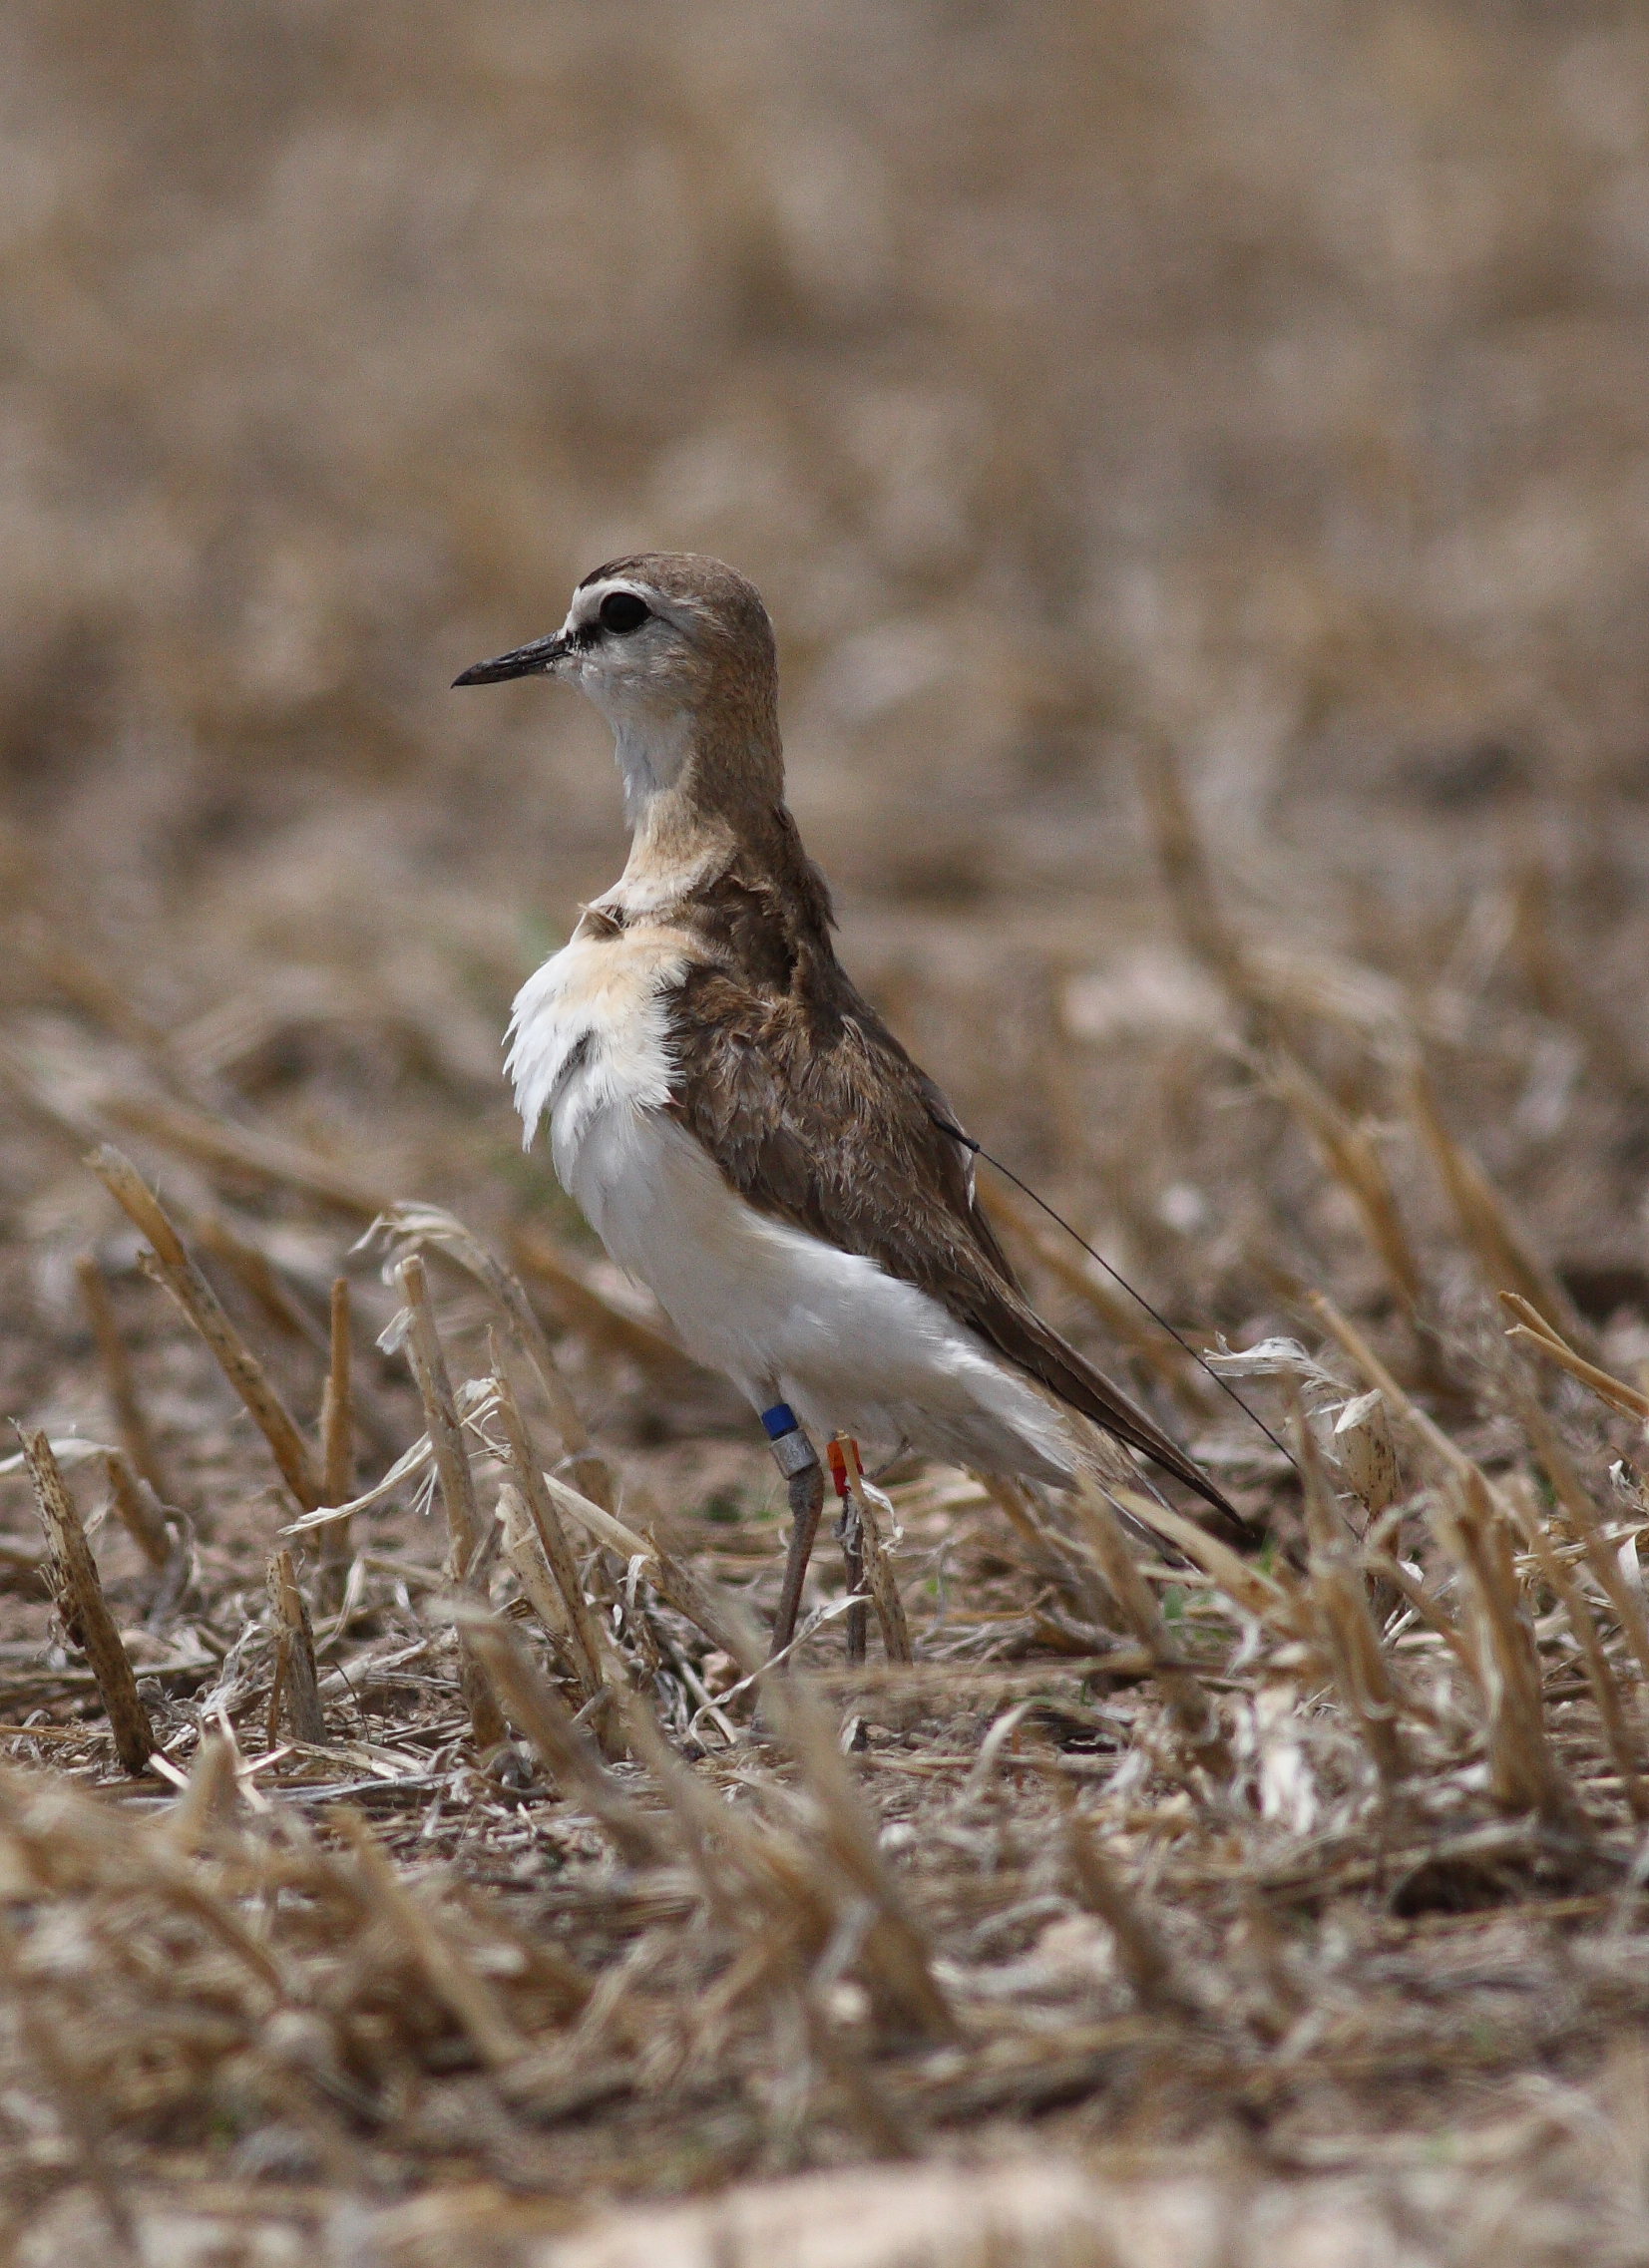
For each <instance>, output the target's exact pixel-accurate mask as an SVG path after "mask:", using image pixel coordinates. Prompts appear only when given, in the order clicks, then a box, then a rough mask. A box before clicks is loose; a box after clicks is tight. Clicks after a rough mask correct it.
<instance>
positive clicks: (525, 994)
mask: <svg viewBox="0 0 1649 2268" xmlns="http://www.w3.org/2000/svg"><path fill="white" fill-rule="evenodd" d="M684 944H685V941H680V940H678V939H677V938H675V937H674V936H672V935H670V934H668V933H657V932H654V933H634V934H627V935H626V936H625V937H624V938H622V939H606V940H602V941H575V943H574V944H572V945H569V946H567V948H566V949H565V950H564V951H563V952H560V953H558V954H557V955H556V957H555V958H554V959H553V960H551V961H549V962H547V963H546V965H545V966H544V967H543V968H541V969H540V970H539V971H538V973H537V975H535V976H533V977H531V978H530V979H529V981H528V983H527V984H526V985H525V986H524V987H523V989H522V992H521V996H520V998H519V999H518V1000H517V1002H516V1015H515V1023H514V1026H513V1031H514V1042H513V1046H512V1049H511V1055H510V1067H511V1070H512V1072H513V1074H514V1077H515V1081H516V1095H517V1101H518V1103H519V1104H520V1107H521V1111H522V1116H523V1118H524V1120H525V1121H526V1126H527V1138H528V1140H529V1141H531V1140H532V1137H533V1134H534V1133H535V1132H536V1130H537V1126H538V1123H539V1120H540V1118H541V1117H542V1116H543V1115H544V1114H545V1113H546V1112H548V1113H549V1116H550V1121H551V1143H552V1154H553V1156H554V1158H555V1164H556V1172H557V1175H558V1177H559V1179H560V1181H561V1183H562V1186H563V1187H564V1188H565V1189H566V1190H567V1192H568V1194H569V1195H570V1196H571V1197H572V1198H573V1199H574V1200H575V1201H576V1202H577V1204H578V1205H579V1206H580V1207H581V1208H582V1210H583V1211H584V1213H585V1215H586V1217H587V1218H588V1220H589V1221H590V1224H591V1226H592V1227H593V1228H594V1229H595V1231H596V1233H597V1235H598V1236H599V1237H600V1238H601V1240H602V1242H603V1244H604V1245H605V1246H606V1247H607V1249H608V1251H609V1253H610V1254H611V1255H612V1256H613V1258H614V1260H615V1261H617V1262H618V1266H619V1267H620V1268H622V1269H625V1270H627V1271H628V1273H629V1274H630V1275H632V1276H635V1277H637V1278H638V1279H639V1280H640V1282H642V1283H643V1284H645V1285H646V1286H647V1287H648V1288H649V1289H650V1291H651V1292H652V1293H653V1295H654V1296H655V1297H656V1299H657V1300H658V1302H659V1304H660V1306H661V1307H662V1308H663V1309H664V1312H665V1313H666V1315H668V1317H669V1319H670V1321H671V1323H673V1324H674V1325H675V1328H676V1330H677V1332H678V1333H679V1335H680V1338H681V1342H682V1344H683V1345H684V1346H685V1347H686V1349H687V1350H688V1352H689V1353H691V1354H692V1355H694V1356H695V1357H696V1358H697V1359H698V1360H699V1361H701V1362H704V1363H706V1364H707V1365H709V1366H710V1367H711V1368H713V1369H718V1370H721V1371H723V1372H724V1373H725V1374H726V1375H727V1376H728V1377H730V1378H731V1379H732V1380H733V1381H734V1383H735V1384H736V1385H737V1386H738V1387H739V1389H740V1390H741V1391H742V1392H743V1393H744V1394H746V1395H747V1396H748V1397H749V1399H750V1401H751V1403H752V1404H753V1405H754V1406H755V1407H756V1408H757V1409H763V1408H766V1407H768V1406H769V1405H770V1404H771V1403H773V1402H775V1401H780V1400H782V1401H788V1402H789V1403H790V1404H791V1405H792V1406H793V1408H794V1409H795V1411H796V1414H797V1415H798V1416H799V1417H800V1418H801V1420H802V1423H803V1424H804V1425H806V1426H807V1427H808V1429H809V1430H810V1431H811V1432H814V1433H815V1434H817V1435H819V1436H828V1435H829V1434H831V1433H837V1432H843V1433H852V1434H854V1435H856V1436H857V1437H858V1438H859V1439H860V1440H863V1441H867V1442H876V1443H880V1444H885V1445H888V1446H893V1445H896V1444H897V1443H899V1442H901V1441H908V1442H910V1443H911V1444H912V1445H913V1446H914V1447H916V1448H919V1449H922V1450H925V1451H927V1452H928V1453H929V1454H931V1455H934V1456H939V1457H943V1458H945V1459H947V1460H948V1461H951V1462H954V1463H958V1464H968V1465H977V1466H981V1467H983V1468H984V1469H986V1470H989V1471H996V1472H1009V1473H1021V1474H1025V1475H1027V1476H1029V1477H1031V1478H1037V1479H1042V1480H1059V1479H1068V1478H1069V1477H1070V1475H1071V1473H1072V1472H1073V1470H1074V1469H1075V1467H1076V1465H1077V1464H1078V1462H1079V1461H1080V1460H1079V1456H1078V1453H1077V1450H1076V1447H1075V1442H1074V1439H1073V1436H1072V1434H1071V1431H1070V1429H1069V1428H1068V1426H1067V1425H1066V1423H1065V1421H1064V1419H1063V1418H1062V1416H1061V1414H1060V1413H1059V1412H1058V1411H1057V1410H1056V1409H1055V1408H1054V1407H1053V1406H1052V1405H1051V1404H1050V1403H1048V1402H1047V1401H1045V1400H1044V1399H1043V1398H1042V1396H1041V1395H1040V1394H1038V1393H1037V1392H1036V1390H1035V1389H1034V1388H1033V1387H1032V1386H1031V1385H1030V1384H1029V1383H1028V1382H1027V1381H1026V1380H1025V1379H1023V1378H1022V1377H1020V1376H1019V1375H1018V1373H1016V1372H1014V1371H1011V1370H1009V1369H1007V1368H1005V1367H1004V1366H1003V1365H1002V1364H1001V1363H1000V1362H998V1361H997V1360H996V1359H995V1357H994V1356H993V1355H992V1354H991V1353H990V1352H989V1350H988V1349H987V1347H986V1346H985V1344H984V1342H983V1341H982V1340H981V1339H979V1338H977V1337H976V1336H975V1334H974V1333H973V1332H972V1331H970V1330H968V1329H967V1328H966V1327H965V1326H963V1325H962V1324H959V1323H956V1322H955V1321H954V1320H953V1319H952V1318H951V1316H949V1315H948V1314H947V1312H946V1311H945V1309H944V1308H943V1307H941V1306H940V1304H939V1302H938V1301H936V1300H933V1299H931V1298H929V1296H928V1295H927V1294H926V1293H924V1292H919V1291H918V1290H916V1288H915V1287H914V1286H913V1285H909V1284H903V1283H900V1282H899V1281H898V1280H897V1279H896V1278H894V1277H891V1276H889V1275H888V1274H887V1273H886V1271H885V1270H884V1269H882V1268H880V1267H879V1266H878V1265H877V1264H876V1262H874V1261H871V1260H866V1259H863V1258H861V1257H860V1256H858V1255H856V1254H853V1253H844V1252H839V1251H837V1250H836V1249H835V1247H834V1246H831V1245H827V1244H825V1243H823V1242H822V1241H821V1240H820V1239H819V1238H817V1237H813V1236H809V1235H808V1234H807V1233H806V1232H805V1231H803V1230H799V1229H792V1228H789V1227H786V1226H785V1225H784V1224H783V1223H781V1222H777V1221H772V1220H769V1219H767V1218H766V1217H765V1216H764V1215H762V1214H760V1213H758V1212H757V1211H756V1210H755V1208H754V1207H753V1206H751V1205H749V1204H747V1203H746V1202H745V1200H744V1199H743V1198H741V1197H740V1196H738V1194H737V1193H736V1192H735V1191H734V1190H732V1189H730V1188H729V1187H728V1185H727V1183H726V1182H725V1181H724V1180H723V1179H722V1177H721V1175H720V1173H719V1172H718V1171H717V1169H716V1166H715V1164H714V1162H713V1160H712V1159H711V1158H710V1157H709V1156H708V1155H707V1153H706V1152H705V1151H704V1150H703V1149H702V1148H701V1147H700V1145H699V1144H698V1143H697V1142H696V1141H695V1140H694V1139H693V1137H692V1136H691V1135H690V1134H689V1133H688V1132H687V1131H686V1130H685V1128H684V1127H682V1126H680V1125H679V1124H678V1123H677V1122H676V1121H675V1120H674V1119H673V1118H671V1117H669V1116H667V1115H666V1113H665V1110H664V1105H665V1103H666V1102H667V1100H668V1096H669V1089H670V1069H671V1066H670V1062H669V1056H668V1049H667V1044H666V1034H665V1029H664V1017H663V1011H662V1008H661V1005H660V1000H659V992H660V989H661V987H662V986H664V985H666V984H668V983H670V982H671V981H673V980H674V978H675V976H676V975H677V974H678V973H679V971H680V968H681V966H682V965H683V961H684Z"/></svg>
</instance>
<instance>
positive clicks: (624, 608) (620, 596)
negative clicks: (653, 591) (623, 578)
mask: <svg viewBox="0 0 1649 2268" xmlns="http://www.w3.org/2000/svg"><path fill="white" fill-rule="evenodd" d="M651 611H652V608H651V607H650V606H649V605H648V604H647V602H646V600H645V599H644V598H637V597H636V595H635V593H634V591H633V590H610V591H609V592H608V594H607V596H606V597H605V598H604V599H603V600H602V604H601V611H600V612H599V614H598V615H597V617H596V618H597V620H598V621H599V622H600V623H601V625H602V628H603V629H604V630H617V631H618V634H619V635H620V636H622V634H623V632H624V631H625V630H638V629H639V628H640V627H641V624H642V623H643V622H644V621H645V620H646V618H647V616H648V615H649V614H650V613H651Z"/></svg>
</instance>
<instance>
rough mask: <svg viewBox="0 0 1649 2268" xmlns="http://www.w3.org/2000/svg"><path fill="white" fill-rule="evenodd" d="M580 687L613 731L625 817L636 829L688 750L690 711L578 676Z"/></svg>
mask: <svg viewBox="0 0 1649 2268" xmlns="http://www.w3.org/2000/svg"><path fill="white" fill-rule="evenodd" d="M583 689H584V691H585V692H586V693H588V694H589V696H590V698H591V699H592V700H593V701H594V702H595V704H596V706H597V708H599V709H600V710H601V712H602V714H603V716H604V717H606V719H607V721H608V723H609V724H610V725H611V726H612V727H613V741H614V749H613V752H614V754H615V756H616V757H617V758H618V777H619V779H620V780H621V781H622V782H623V790H624V817H625V818H626V819H627V820H628V821H629V824H630V826H631V827H632V828H635V827H639V826H640V825H641V823H642V821H643V820H644V819H645V817H646V813H647V807H648V806H649V805H650V804H651V802H652V800H653V798H654V797H655V796H659V795H662V794H663V793H664V792H665V790H666V789H668V788H672V787H673V786H674V785H675V783H676V781H677V780H678V779H679V778H680V776H681V771H682V767H683V766H684V765H685V763H686V761H687V756H688V754H689V752H690V750H691V748H692V731H693V719H692V711H691V710H690V709H687V708H683V707H681V706H679V705H678V704H672V705H671V706H670V707H668V708H664V707H662V706H660V705H659V704H658V703H657V702H654V701H649V700H648V699H647V698H646V695H645V693H644V692H643V691H642V689H641V688H639V687H638V686H635V685H626V684H623V683H621V682H620V683H615V682H614V681H613V680H612V679H611V678H608V679H605V680H604V679H603V678H602V677H600V676H599V675H598V674H597V673H596V671H594V670H586V671H585V672H584V675H583Z"/></svg>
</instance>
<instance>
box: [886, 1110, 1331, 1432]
mask: <svg viewBox="0 0 1649 2268" xmlns="http://www.w3.org/2000/svg"><path fill="white" fill-rule="evenodd" d="M928 1115H929V1116H930V1117H931V1118H932V1120H933V1122H934V1124H935V1125H936V1126H937V1127H938V1128H939V1130H940V1132H941V1133H942V1134H949V1135H950V1137H951V1139H952V1140H953V1141H954V1142H960V1143H961V1144H962V1146H963V1148H964V1149H965V1150H971V1151H972V1152H973V1154H974V1156H975V1157H976V1158H983V1159H984V1160H985V1162H986V1164H987V1165H988V1166H995V1167H996V1169H997V1171H998V1173H1000V1174H1001V1175H1002V1176H1003V1178H1004V1179H1005V1180H1007V1181H1011V1182H1012V1183H1013V1184H1014V1187H1015V1188H1016V1189H1018V1190H1021V1191H1023V1192H1024V1194H1025V1195H1026V1196H1027V1197H1029V1198H1030V1200H1031V1204H1032V1205H1039V1206H1040V1207H1041V1209H1042V1211H1043V1212H1044V1213H1045V1214H1046V1215H1047V1217H1048V1219H1049V1220H1050V1221H1052V1222H1053V1223H1055V1225H1056V1226H1057V1227H1059V1228H1061V1229H1063V1231H1064V1233H1065V1235H1066V1236H1067V1237H1069V1238H1070V1239H1071V1240H1072V1241H1073V1242H1074V1243H1076V1244H1079V1245H1080V1246H1081V1248H1082V1250H1083V1251H1084V1252H1085V1253H1086V1254H1087V1256H1088V1258H1089V1260H1092V1261H1096V1262H1097V1263H1098V1265H1099V1266H1100V1267H1101V1268H1102V1269H1103V1270H1104V1272H1105V1274H1106V1275H1107V1276H1108V1277H1110V1278H1111V1280H1112V1282H1113V1283H1117V1284H1120V1285H1121V1287H1122V1289H1123V1291H1124V1292H1126V1294H1127V1295H1128V1298H1129V1299H1130V1300H1136V1301H1137V1302H1138V1303H1139V1305H1140V1307H1142V1308H1143V1309H1144V1311H1145V1313H1146V1314H1147V1315H1148V1316H1149V1317H1150V1319H1151V1321H1152V1323H1156V1324H1158V1325H1159V1326H1160V1328H1161V1329H1163V1330H1165V1331H1166V1332H1167V1333H1168V1336H1169V1337H1170V1338H1171V1339H1172V1340H1173V1342H1174V1344H1175V1345H1176V1346H1177V1347H1178V1348H1179V1349H1180V1351H1181V1353H1183V1354H1189V1356H1190V1357H1191V1360H1192V1361H1193V1362H1194V1363H1195V1364H1196V1366H1197V1368H1198V1369H1199V1370H1201V1371H1202V1372H1203V1373H1204V1374H1205V1375H1206V1376H1207V1377H1210V1378H1212V1380H1213V1381H1214V1383H1215V1385H1216V1386H1218V1388H1219V1390H1220V1392H1221V1393H1222V1394H1225V1395H1226V1396H1227V1397H1228V1398H1229V1399H1230V1400H1232V1401H1234V1402H1235V1403H1236V1405H1237V1407H1238V1408H1239V1409H1240V1410H1241V1411H1242V1413H1243V1415H1244V1417H1246V1418H1247V1419H1248V1421H1249V1423H1250V1424H1251V1425H1257V1426H1258V1427H1259V1429H1260V1431H1261V1432H1262V1433H1263V1434H1264V1435H1265V1437H1266V1439H1267V1440H1268V1441H1269V1442H1270V1443H1271V1446H1272V1447H1273V1448H1274V1449H1275V1450H1276V1451H1277V1452H1278V1454H1279V1455H1280V1456H1282V1457H1286V1458H1287V1459H1288V1462H1289V1464H1290V1465H1291V1466H1292V1467H1293V1469H1294V1471H1295V1472H1299V1470H1300V1468H1299V1466H1298V1465H1297V1464H1295V1461H1294V1458H1293V1456H1292V1455H1290V1453H1289V1451H1288V1450H1287V1449H1286V1448H1285V1447H1284V1445H1283V1443H1282V1442H1281V1441H1279V1440H1278V1438H1277V1436H1276V1434H1275V1433H1273V1432H1272V1430H1271V1428H1270V1426H1269V1425H1268V1424H1267V1423H1266V1421H1265V1419H1264V1418H1263V1417H1261V1416H1260V1415H1259V1413H1258V1411H1256V1410H1252V1409H1250V1408H1249V1406H1248V1404H1247V1402H1245V1401H1244V1400H1243V1398H1242V1396H1241V1394H1240V1393H1238V1392H1237V1390H1236V1388H1235V1387H1234V1386H1233V1385H1231V1384H1229V1383H1228V1382H1227V1380H1226V1379H1224V1378H1222V1377H1221V1376H1220V1374H1219V1372H1218V1371H1217V1370H1216V1369H1214V1368H1212V1367H1211V1366H1210V1365H1209V1364H1208V1363H1207V1362H1205V1361H1204V1360H1203V1358H1202V1356H1201V1355H1200V1354H1199V1353H1198V1352H1197V1350H1196V1348H1195V1347H1194V1346H1190V1345H1187V1343H1186V1341H1185V1340H1184V1339H1183V1338H1181V1337H1180V1335H1179V1333H1178V1331H1177V1330H1175V1328H1174V1326H1173V1324H1172V1323H1170V1322H1169V1321H1168V1319H1167V1317H1166V1316H1159V1315H1158V1314H1157V1312H1156V1310H1155V1309H1154V1308H1153V1307H1152V1306H1151V1303H1150V1301H1149V1300H1147V1299H1146V1297H1145V1295H1144V1293H1143V1292H1136V1291H1135V1290H1134V1288H1133V1286H1132V1285H1131V1284H1130V1283H1129V1282H1128V1280H1127V1278H1126V1277H1125V1276H1124V1275H1123V1274H1122V1272H1121V1271H1120V1269H1116V1268H1112V1266H1111V1264H1110V1262H1109V1261H1108V1260H1107V1259H1106V1258H1105V1256H1104V1254H1103V1253H1102V1252H1095V1251H1094V1249H1093V1247H1092V1245H1090V1244H1089V1243H1088V1241H1087V1239H1086V1237H1084V1236H1079V1235H1078V1234H1077V1232H1076V1231H1075V1230H1074V1229H1073V1228H1072V1227H1071V1225H1070V1223H1069V1222H1068V1221H1067V1220H1066V1219H1065V1217H1064V1215H1063V1214H1062V1213H1055V1212H1054V1210H1053V1208H1052V1206H1051V1205H1049V1203H1048V1202H1047V1199H1046V1198H1045V1197H1038V1196H1037V1195H1036V1192H1035V1191H1034V1190H1033V1189H1032V1188H1031V1184H1030V1183H1029V1182H1028V1181H1021V1179H1020V1177H1019V1175H1018V1174H1017V1173H1016V1172H1015V1171H1014V1169H1013V1167H1012V1166H1005V1165H1004V1164H1003V1162H1002V1160H1001V1158H994V1157H993V1156H992V1155H991V1153H990V1151H989V1150H988V1149H987V1148H986V1147H985V1145H984V1143H983V1142H976V1141H975V1140H974V1137H973V1136H972V1135H971V1134H964V1132H963V1131H962V1128H961V1127H960V1126H953V1125H952V1124H951V1123H950V1121H949V1120H948V1119H944V1118H941V1117H940V1115H939V1113H938V1111H930V1112H929V1114H928Z"/></svg>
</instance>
